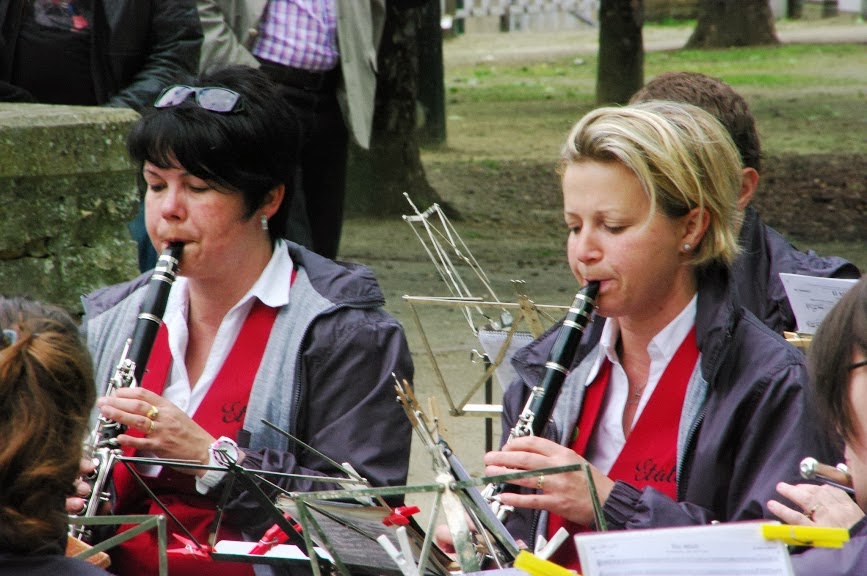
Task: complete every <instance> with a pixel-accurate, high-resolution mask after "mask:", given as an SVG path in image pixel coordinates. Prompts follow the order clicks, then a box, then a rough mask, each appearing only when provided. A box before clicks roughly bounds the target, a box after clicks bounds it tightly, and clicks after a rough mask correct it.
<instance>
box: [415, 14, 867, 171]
mask: <svg viewBox="0 0 867 576" xmlns="http://www.w3.org/2000/svg"><path fill="white" fill-rule="evenodd" d="M660 28H661V29H662V30H663V31H664V29H665V27H660ZM455 60H456V62H457V63H455V64H451V65H450V64H449V63H448V62H449V45H448V44H446V61H447V64H446V78H445V82H446V90H447V114H448V145H447V146H441V147H438V148H436V149H433V148H432V149H430V150H428V151H425V153H424V160H425V161H426V162H438V161H449V160H451V159H453V158H454V157H455V156H460V157H464V158H474V159H479V158H507V157H514V158H523V159H532V158H536V159H543V158H551V157H552V156H551V150H552V147H553V148H554V149H555V151H556V143H557V142H558V140H559V139H560V137H561V135H562V134H564V133H565V131H566V130H568V128H569V126H571V125H572V123H574V122H575V121H576V120H577V119H578V118H579V117H580V116H581V115H583V114H584V113H586V112H587V111H588V110H590V109H592V108H593V107H594V105H595V103H594V97H595V96H594V92H595V85H596V54H595V52H593V51H589V52H586V53H580V52H578V53H575V54H571V55H569V56H568V57H563V56H555V57H552V58H551V59H548V60H539V59H534V60H532V61H529V62H527V61H521V60H520V59H497V58H493V59H492V57H483V58H481V59H480V60H478V61H477V62H468V61H466V60H460V59H455ZM668 70H692V71H698V72H702V73H705V74H708V75H711V76H717V77H719V78H722V79H723V80H724V81H726V82H727V83H728V84H730V85H731V86H733V87H734V88H735V89H736V90H738V91H739V92H740V93H741V94H743V95H744V97H745V98H747V100H748V101H749V103H750V105H751V107H752V108H753V113H754V114H755V116H756V118H757V121H758V125H759V127H760V130H761V135H762V137H763V142H764V147H765V151H766V153H768V154H780V153H787V152H793V153H816V152H822V153H833V152H845V153H850V154H851V153H867V113H865V110H867V85H865V83H864V78H865V77H867V50H865V48H864V46H863V45H858V44H830V45H828V44H823V45H817V44H786V45H781V46H774V47H750V48H736V49H726V50H665V51H658V52H648V53H646V55H645V78H646V79H649V78H651V77H653V76H656V75H657V74H660V73H662V72H665V71H668ZM505 143H508V145H505ZM540 143H542V145H540ZM548 143H553V144H552V145H550V146H549V145H547V144H548Z"/></svg>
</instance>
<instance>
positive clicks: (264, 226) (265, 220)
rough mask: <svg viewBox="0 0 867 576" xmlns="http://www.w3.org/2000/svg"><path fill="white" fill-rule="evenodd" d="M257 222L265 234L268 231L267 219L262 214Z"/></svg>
mask: <svg viewBox="0 0 867 576" xmlns="http://www.w3.org/2000/svg"><path fill="white" fill-rule="evenodd" d="M259 222H261V223H262V230H265V231H266V232H267V231H268V217H267V216H265V215H264V214H262V215H261V216H260V217H259Z"/></svg>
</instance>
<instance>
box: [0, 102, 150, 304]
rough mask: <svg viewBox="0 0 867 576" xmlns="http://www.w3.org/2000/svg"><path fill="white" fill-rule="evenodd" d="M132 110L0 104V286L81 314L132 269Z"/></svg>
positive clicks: (132, 273) (130, 274)
mask: <svg viewBox="0 0 867 576" xmlns="http://www.w3.org/2000/svg"><path fill="white" fill-rule="evenodd" d="M137 118H138V115H137V114H136V113H135V112H133V111H132V110H126V109H114V108H91V107H82V106H48V105H41V104H0V224H2V225H0V292H3V293H4V294H24V295H28V296H31V297H34V298H38V299H42V300H46V301H49V302H52V303H55V304H60V305H62V306H64V307H65V308H67V309H69V310H70V311H72V312H74V313H80V312H81V305H80V302H79V298H80V296H81V295H82V294H85V293H87V292H89V291H91V290H93V289H94V288H97V287H99V286H104V285H107V284H113V283H115V282H119V281H122V280H126V279H129V278H132V277H133V276H135V275H136V274H137V272H138V266H137V263H136V248H135V243H134V242H132V240H131V239H130V235H129V231H128V230H127V227H126V225H127V222H128V221H129V220H130V219H132V217H133V216H134V215H135V213H136V210H137V208H138V194H137V192H136V188H135V175H134V171H133V168H132V165H131V163H130V162H129V159H128V157H127V154H126V146H125V138H126V134H127V132H128V130H129V127H130V126H131V124H132V123H133V122H135V120H136V119H137Z"/></svg>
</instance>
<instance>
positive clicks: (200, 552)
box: [166, 534, 214, 562]
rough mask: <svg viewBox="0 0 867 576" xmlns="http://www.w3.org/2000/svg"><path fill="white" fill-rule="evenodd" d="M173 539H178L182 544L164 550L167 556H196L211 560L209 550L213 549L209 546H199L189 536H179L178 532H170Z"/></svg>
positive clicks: (200, 558)
mask: <svg viewBox="0 0 867 576" xmlns="http://www.w3.org/2000/svg"><path fill="white" fill-rule="evenodd" d="M172 537H174V539H175V540H177V541H179V542H180V543H181V544H183V545H184V547H183V548H172V549H170V550H166V554H167V555H169V556H192V557H193V558H197V559H199V560H205V561H211V562H212V561H213V558H211V552H213V551H214V549H213V548H211V547H210V546H199V545H197V544H196V543H195V542H193V541H192V540H190V539H189V538H186V537H184V536H181V535H180V534H172Z"/></svg>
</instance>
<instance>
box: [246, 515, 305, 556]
mask: <svg viewBox="0 0 867 576" xmlns="http://www.w3.org/2000/svg"><path fill="white" fill-rule="evenodd" d="M283 518H285V519H286V520H288V521H289V522H295V521H294V520H292V517H291V516H289V514H283ZM292 527H293V528H294V529H295V531H296V532H301V524H298V523H296V524H294V525H293V526H292ZM287 540H289V536H288V535H287V534H286V533H285V532H283V529H282V528H280V525H279V524H274V525H273V526H271V527H270V528H268V529H267V530H266V531H265V533H264V534H263V535H262V538H260V539H259V542H258V543H257V544H256V545H255V546H254V547H253V549H252V550H250V554H253V555H257V556H261V555H262V554H264V553H265V552H267V551H268V550H270V549H271V548H273V547H274V546H276V545H277V544H283V543H284V542H286V541H287Z"/></svg>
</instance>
